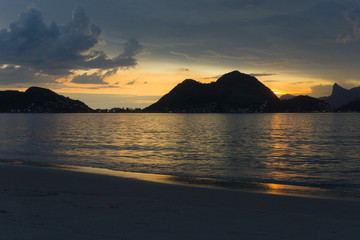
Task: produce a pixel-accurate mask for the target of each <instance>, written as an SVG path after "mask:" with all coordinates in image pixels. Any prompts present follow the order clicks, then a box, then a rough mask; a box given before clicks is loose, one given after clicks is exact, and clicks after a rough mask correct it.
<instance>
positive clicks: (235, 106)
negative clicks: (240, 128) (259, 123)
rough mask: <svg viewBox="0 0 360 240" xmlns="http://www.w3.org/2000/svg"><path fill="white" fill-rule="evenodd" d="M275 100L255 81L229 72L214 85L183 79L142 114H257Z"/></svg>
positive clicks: (275, 98) (253, 78)
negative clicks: (246, 112)
mask: <svg viewBox="0 0 360 240" xmlns="http://www.w3.org/2000/svg"><path fill="white" fill-rule="evenodd" d="M278 101H279V99H278V98H277V96H276V95H275V94H274V93H273V92H272V91H271V90H270V89H269V88H268V87H266V86H265V85H263V84H262V83H261V82H259V81H258V80H257V79H256V78H255V77H253V76H250V75H247V74H244V73H241V72H239V71H233V72H230V73H227V74H224V75H223V76H222V77H220V78H219V79H218V80H217V81H216V82H213V83H200V82H197V81H195V80H192V79H186V80H184V81H183V82H182V83H180V84H178V85H177V86H176V87H175V88H173V89H172V90H171V91H170V92H169V93H167V94H166V95H164V96H163V97H162V98H160V100H159V101H157V102H156V103H154V104H152V105H150V106H149V107H147V108H145V109H144V111H145V112H245V111H248V112H257V111H264V109H266V107H267V105H268V104H275V102H278Z"/></svg>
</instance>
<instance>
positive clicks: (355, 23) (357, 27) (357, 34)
mask: <svg viewBox="0 0 360 240" xmlns="http://www.w3.org/2000/svg"><path fill="white" fill-rule="evenodd" d="M345 17H346V19H347V20H348V21H349V22H350V23H351V24H352V33H349V34H346V35H345V36H344V35H342V36H339V37H338V38H337V39H336V41H337V42H339V43H343V44H346V43H349V42H354V41H357V40H359V39H360V8H357V9H352V10H349V11H347V12H346V14H345Z"/></svg>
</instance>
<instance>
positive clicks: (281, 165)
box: [0, 113, 360, 194]
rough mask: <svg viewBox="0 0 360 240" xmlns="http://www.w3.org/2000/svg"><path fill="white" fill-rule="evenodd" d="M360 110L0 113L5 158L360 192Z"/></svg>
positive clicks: (0, 139)
mask: <svg viewBox="0 0 360 240" xmlns="http://www.w3.org/2000/svg"><path fill="white" fill-rule="evenodd" d="M359 122H360V114H343V113H318V114H314V113H312V114H0V126H2V127H1V128H0V158H1V159H10V160H15V159H20V160H25V161H34V162H45V163H60V164H67V165H78V166H88V167H97V168H106V169H113V170H121V171H129V172H143V173H155V174H167V175H174V176H180V177H197V178H198V177H200V178H212V179H216V180H218V181H225V182H227V183H228V184H230V185H231V184H233V185H236V184H239V183H241V184H243V183H275V184H287V185H295V186H307V187H320V188H322V189H335V190H341V191H347V192H351V193H354V194H358V193H359V192H360V150H359V146H360V124H359Z"/></svg>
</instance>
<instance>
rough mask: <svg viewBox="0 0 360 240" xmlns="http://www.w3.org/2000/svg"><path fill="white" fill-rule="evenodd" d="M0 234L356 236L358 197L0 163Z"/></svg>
mask: <svg viewBox="0 0 360 240" xmlns="http://www.w3.org/2000/svg"><path fill="white" fill-rule="evenodd" d="M0 229H1V230H0V239H70V240H71V239H76V240H77V239H358V236H360V201H351V200H335V199H319V198H305V197H295V196H282V195H275V194H263V193H253V192H242V191H234V190H226V189H212V188H201V187H195V186H183V185H176V184H165V183H157V182H150V181H143V180H137V179H133V178H125V177H115V176H109V175H103V174H96V173H86V172H75V171H69V170H66V169H64V170H61V169H52V168H43V167H35V166H14V165H6V164H0Z"/></svg>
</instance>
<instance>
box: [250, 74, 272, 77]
mask: <svg viewBox="0 0 360 240" xmlns="http://www.w3.org/2000/svg"><path fill="white" fill-rule="evenodd" d="M249 75H251V76H253V77H265V76H273V75H276V74H275V73H250V74H249Z"/></svg>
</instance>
